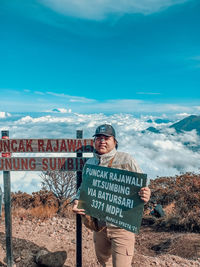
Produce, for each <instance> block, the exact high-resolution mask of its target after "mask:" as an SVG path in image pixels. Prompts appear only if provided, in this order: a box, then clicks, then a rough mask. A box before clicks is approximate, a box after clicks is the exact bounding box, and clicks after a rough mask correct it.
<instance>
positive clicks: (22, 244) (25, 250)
mask: <svg viewBox="0 0 200 267" xmlns="http://www.w3.org/2000/svg"><path fill="white" fill-rule="evenodd" d="M38 238H39V237H38ZM12 245H13V246H12V247H13V260H15V261H17V262H16V266H17V267H38V265H37V264H36V262H35V256H36V254H37V252H38V251H40V250H42V249H44V250H46V251H48V250H47V249H46V248H44V247H39V246H38V245H36V244H35V243H33V242H31V241H28V240H25V239H21V238H15V237H13V238H12ZM0 246H1V247H2V248H3V249H4V251H5V254H6V237H5V234H4V233H0ZM5 262H6V257H5V258H4V262H2V261H0V266H3V267H6V266H7V265H6V264H5ZM64 267H67V265H64Z"/></svg>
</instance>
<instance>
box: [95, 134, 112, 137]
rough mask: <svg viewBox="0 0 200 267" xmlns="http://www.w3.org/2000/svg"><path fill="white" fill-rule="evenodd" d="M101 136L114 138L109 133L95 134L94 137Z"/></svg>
mask: <svg viewBox="0 0 200 267" xmlns="http://www.w3.org/2000/svg"><path fill="white" fill-rule="evenodd" d="M100 135H105V136H113V137H114V135H112V134H107V133H99V134H94V135H93V136H100Z"/></svg>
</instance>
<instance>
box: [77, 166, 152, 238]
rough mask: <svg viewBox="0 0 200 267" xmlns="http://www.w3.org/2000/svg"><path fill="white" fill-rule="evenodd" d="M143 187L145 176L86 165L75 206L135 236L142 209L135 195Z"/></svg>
mask: <svg viewBox="0 0 200 267" xmlns="http://www.w3.org/2000/svg"><path fill="white" fill-rule="evenodd" d="M146 184H147V175H146V174H143V173H136V172H130V171H126V170H120V169H114V168H107V167H102V166H95V165H91V164H86V165H85V167H84V170H83V181H82V184H81V190H80V198H79V206H78V207H79V208H81V209H85V211H86V214H89V215H91V216H93V217H95V218H97V219H100V220H103V221H105V222H108V223H111V224H114V225H116V226H118V227H120V228H124V229H126V230H128V231H131V232H133V233H138V232H139V229H140V225H141V220H142V214H143V208H144V202H143V201H142V200H141V199H140V196H139V195H138V192H139V191H140V189H141V188H142V187H145V186H146Z"/></svg>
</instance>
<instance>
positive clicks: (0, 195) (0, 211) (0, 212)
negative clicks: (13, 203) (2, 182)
mask: <svg viewBox="0 0 200 267" xmlns="http://www.w3.org/2000/svg"><path fill="white" fill-rule="evenodd" d="M2 200H3V192H2V189H1V187H0V218H1V216H2Z"/></svg>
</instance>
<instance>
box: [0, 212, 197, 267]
mask: <svg viewBox="0 0 200 267" xmlns="http://www.w3.org/2000/svg"><path fill="white" fill-rule="evenodd" d="M12 232H13V256H14V261H15V266H16V267H36V266H37V265H36V263H34V258H35V255H36V253H37V252H38V251H39V250H41V249H42V248H45V249H47V250H48V251H52V252H54V251H62V250H64V251H66V252H67V259H66V262H65V265H64V266H65V267H73V266H76V263H75V261H76V260H75V259H76V229H75V219H74V217H72V218H60V217H53V218H51V219H48V220H45V221H41V220H32V221H31V220H27V219H23V218H19V217H14V218H13V222H12ZM82 248H83V267H96V266H100V265H98V263H97V261H96V257H95V254H94V247H93V241H92V232H91V231H90V230H88V229H86V228H85V227H83V244H82ZM5 257H6V245H5V225H4V220H1V221H0V266H6V264H5ZM133 266H134V267H141V266H144V267H145V266H146V267H148V266H168V267H172V266H173V267H188V266H193V267H198V266H199V267H200V234H198V233H196V234H195V233H176V232H156V231H154V230H153V229H152V228H150V227H149V226H148V227H147V226H143V227H142V228H141V231H140V234H139V235H137V239H136V248H135V256H134V259H133Z"/></svg>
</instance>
